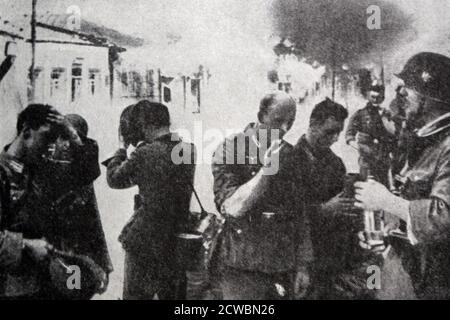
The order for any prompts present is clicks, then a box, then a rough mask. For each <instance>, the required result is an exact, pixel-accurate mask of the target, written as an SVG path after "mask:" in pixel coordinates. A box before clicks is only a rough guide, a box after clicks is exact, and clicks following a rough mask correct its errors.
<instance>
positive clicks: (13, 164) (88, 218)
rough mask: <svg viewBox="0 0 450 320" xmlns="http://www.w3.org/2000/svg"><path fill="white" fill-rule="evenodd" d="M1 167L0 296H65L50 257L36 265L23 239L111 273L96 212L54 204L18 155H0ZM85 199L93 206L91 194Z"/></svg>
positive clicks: (4, 153) (43, 297) (29, 297)
mask: <svg viewBox="0 0 450 320" xmlns="http://www.w3.org/2000/svg"><path fill="white" fill-rule="evenodd" d="M0 165H1V166H2V168H4V171H5V173H6V177H3V179H2V184H3V188H2V189H3V190H5V188H8V185H9V186H10V192H9V194H7V193H6V192H5V193H3V194H2V201H1V202H2V203H1V204H2V211H1V212H0V221H1V224H2V229H1V230H2V232H1V233H0V268H1V272H0V279H1V280H0V289H1V290H0V297H6V298H22V299H66V298H67V297H66V296H65V295H64V293H62V292H60V291H58V290H56V288H55V283H54V282H53V280H52V278H51V276H52V275H53V276H56V274H54V273H53V274H52V273H51V272H52V271H50V270H49V265H50V263H52V262H53V261H54V259H53V258H52V257H51V256H47V259H45V260H44V261H43V262H41V263H36V262H35V261H34V260H32V259H31V257H30V256H29V254H28V252H27V249H26V247H24V245H23V239H42V238H45V239H46V240H47V241H48V242H49V243H50V244H51V245H52V246H54V247H55V248H56V249H58V250H61V251H62V252H64V253H69V252H73V253H75V254H81V255H84V256H87V257H89V258H92V259H93V260H94V261H95V263H96V264H98V265H101V267H102V268H103V271H104V272H106V273H109V271H111V269H112V266H111V262H110V260H109V256H108V253H107V249H106V243H105V239H104V235H103V231H102V230H101V225H100V220H99V217H98V215H96V214H98V212H97V211H95V212H94V213H92V212H89V213H87V214H86V211H84V212H82V211H81V210H78V209H80V207H77V208H73V210H76V213H74V212H73V211H70V210H69V209H68V208H67V207H65V206H58V205H57V204H56V203H55V201H53V200H52V198H51V197H49V195H48V194H47V191H49V190H47V189H46V188H45V185H43V184H42V182H43V181H42V180H41V181H39V180H40V179H39V177H38V176H37V175H36V174H35V173H32V172H30V170H29V169H28V167H26V166H25V165H24V164H23V163H21V162H20V160H19V159H16V158H14V157H12V156H10V155H9V154H7V153H6V152H3V153H2V154H1V155H0ZM34 169H36V168H34ZM33 171H34V172H35V171H36V170H33ZM78 174H80V172H78ZM92 194H93V193H92ZM84 199H85V200H86V202H87V203H89V205H90V206H91V205H94V204H93V203H92V202H91V201H92V198H91V197H90V196H86V197H85V198H84ZM7 202H9V205H8V203H7ZM83 213H84V214H86V215H84V214H83ZM80 215H81V216H80ZM98 228H100V233H99V229H98ZM102 241H103V242H102ZM103 245H104V246H103ZM102 250H104V251H102ZM80 257H81V256H80ZM64 273H65V271H64ZM99 276H100V275H99ZM63 278H64V275H63ZM62 281H65V280H64V279H62Z"/></svg>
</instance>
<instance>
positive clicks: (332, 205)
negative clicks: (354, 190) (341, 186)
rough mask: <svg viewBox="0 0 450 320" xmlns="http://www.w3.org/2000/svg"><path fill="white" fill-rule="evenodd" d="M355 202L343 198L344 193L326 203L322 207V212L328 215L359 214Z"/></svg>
mask: <svg viewBox="0 0 450 320" xmlns="http://www.w3.org/2000/svg"><path fill="white" fill-rule="evenodd" d="M354 204H355V200H354V199H352V198H344V197H342V193H340V194H338V195H337V196H335V197H334V198H332V199H331V200H330V201H328V202H326V203H324V204H323V205H322V206H321V209H322V211H324V212H325V213H327V214H332V215H336V214H345V213H347V214H355V215H356V214H357V210H356V209H357V208H356V207H355V205H354Z"/></svg>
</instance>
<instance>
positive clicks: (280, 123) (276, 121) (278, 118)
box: [262, 100, 297, 138]
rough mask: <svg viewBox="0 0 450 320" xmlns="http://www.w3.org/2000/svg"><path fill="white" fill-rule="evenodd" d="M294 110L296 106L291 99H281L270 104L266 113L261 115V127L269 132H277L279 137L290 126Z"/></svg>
mask: <svg viewBox="0 0 450 320" xmlns="http://www.w3.org/2000/svg"><path fill="white" fill-rule="evenodd" d="M296 111H297V108H296V105H295V103H294V102H293V101H291V100H289V101H282V102H280V103H278V104H276V105H274V106H272V107H271V108H270V109H269V111H268V112H267V114H265V115H264V116H263V119H262V120H263V121H262V124H263V127H264V128H265V129H267V130H268V131H269V133H270V132H272V133H274V132H278V136H279V138H282V137H283V136H284V135H285V134H286V132H288V131H289V130H290V129H291V128H292V125H293V124H294V121H295V115H296ZM271 136H272V135H271Z"/></svg>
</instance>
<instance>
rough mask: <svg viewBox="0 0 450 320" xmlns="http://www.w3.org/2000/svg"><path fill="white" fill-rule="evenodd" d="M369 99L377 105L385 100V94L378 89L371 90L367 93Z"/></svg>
mask: <svg viewBox="0 0 450 320" xmlns="http://www.w3.org/2000/svg"><path fill="white" fill-rule="evenodd" d="M367 99H368V100H369V102H370V103H372V104H373V105H376V106H377V105H379V104H381V103H382V102H383V101H384V97H383V95H382V94H381V93H379V92H376V91H369V93H368V94H367Z"/></svg>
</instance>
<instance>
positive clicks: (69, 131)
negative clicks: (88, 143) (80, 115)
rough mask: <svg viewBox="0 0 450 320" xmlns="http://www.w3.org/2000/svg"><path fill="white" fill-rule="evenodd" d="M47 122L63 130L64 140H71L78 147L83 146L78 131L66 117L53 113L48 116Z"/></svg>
mask: <svg viewBox="0 0 450 320" xmlns="http://www.w3.org/2000/svg"><path fill="white" fill-rule="evenodd" d="M47 120H48V121H49V122H50V123H51V124H53V125H55V126H58V127H59V128H60V129H61V131H62V134H63V135H64V138H67V139H69V140H70V141H72V142H74V143H75V144H77V145H81V144H82V141H81V138H80V136H79V135H78V132H77V130H76V129H75V128H74V126H73V125H72V123H70V121H69V120H68V119H67V118H66V117H64V116H63V115H61V114H56V113H51V114H49V115H48V117H47Z"/></svg>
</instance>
